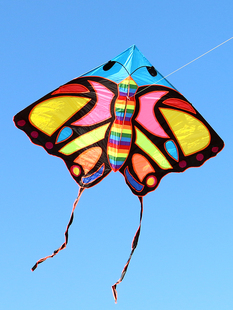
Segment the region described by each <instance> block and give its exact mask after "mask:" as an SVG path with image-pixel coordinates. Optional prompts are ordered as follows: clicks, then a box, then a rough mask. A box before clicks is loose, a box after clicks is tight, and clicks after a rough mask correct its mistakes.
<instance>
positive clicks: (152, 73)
mask: <svg viewBox="0 0 233 310" xmlns="http://www.w3.org/2000/svg"><path fill="white" fill-rule="evenodd" d="M146 68H147V70H148V72H149V73H150V75H151V76H156V75H157V71H156V70H155V68H154V67H153V66H152V67H146Z"/></svg>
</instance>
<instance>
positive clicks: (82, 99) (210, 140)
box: [14, 45, 224, 301]
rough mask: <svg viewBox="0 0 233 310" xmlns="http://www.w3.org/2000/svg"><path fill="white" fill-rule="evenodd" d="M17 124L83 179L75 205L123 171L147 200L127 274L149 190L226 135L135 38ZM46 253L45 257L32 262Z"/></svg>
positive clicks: (212, 152)
mask: <svg viewBox="0 0 233 310" xmlns="http://www.w3.org/2000/svg"><path fill="white" fill-rule="evenodd" d="M14 122H15V125H16V126H17V127H18V128H19V129H21V130H23V131H24V132H25V133H26V134H27V135H28V137H29V138H30V140H31V141H32V142H33V143H35V144H37V145H40V146H42V147H43V148H44V149H45V150H46V151H47V152H48V153H49V154H51V155H55V156H58V157H60V158H61V159H63V160H64V162H65V164H66V166H67V168H68V170H69V172H70V174H71V176H72V177H73V179H74V180H75V181H76V182H77V183H78V185H79V186H80V190H79V194H78V198H77V200H76V201H75V203H74V206H73V210H72V213H71V218H70V221H69V224H68V226H67V230H66V232H65V242H64V243H63V245H62V246H61V247H60V248H59V249H57V250H56V251H54V253H53V254H52V255H50V256H48V257H53V256H54V255H56V254H57V253H58V252H59V251H60V250H62V249H63V248H65V247H66V244H67V242H68V228H69V226H70V225H71V223H72V220H73V212H74V209H75V207H76V205H77V203H78V200H79V198H80V196H81V194H82V192H83V190H84V189H85V188H89V187H92V186H94V185H96V184H97V183H99V182H100V181H101V180H102V179H103V178H105V177H106V176H107V175H108V174H109V173H110V172H111V171H114V172H117V171H119V172H120V173H121V174H122V175H123V176H124V178H125V182H126V184H127V185H128V186H129V188H130V189H131V191H132V192H133V194H135V195H136V196H138V198H139V200H140V204H141V215H140V225H139V228H138V230H137V232H136V234H135V236H134V239H133V242H132V250H131V254H130V257H129V259H128V261H127V263H126V265H125V267H124V269H123V271H122V274H121V277H120V279H119V280H118V281H117V282H116V283H115V284H114V285H113V286H112V290H113V294H114V298H115V301H116V300H117V291H116V286H117V285H118V284H119V283H120V282H121V281H122V280H123V278H124V276H125V273H126V271H127V268H128V265H129V262H130V259H131V256H132V254H133V252H134V250H135V248H136V246H137V243H138V238H139V234H140V228H141V219H142V213H143V196H145V195H146V194H147V193H149V192H151V191H153V190H155V189H156V188H157V187H158V185H159V183H160V181H161V179H162V178H163V177H164V176H165V175H167V174H168V173H170V172H183V171H185V170H186V169H187V168H190V167H199V166H201V165H202V164H203V163H204V162H205V161H206V160H207V159H209V158H211V157H213V156H216V155H217V153H219V152H220V151H221V150H222V148H223V147H224V143H223V141H222V139H221V138H220V137H219V136H218V135H217V133H216V132H215V131H214V130H213V129H212V128H211V127H210V125H209V124H208V123H207V122H206V120H205V119H204V118H203V117H202V116H201V115H200V114H199V113H198V111H197V110H196V109H195V108H194V107H193V105H192V104H191V103H190V102H189V101H188V100H187V99H186V98H184V96H183V95H182V94H180V93H179V92H178V91H177V90H176V89H175V87H174V86H172V85H171V84H170V83H169V82H168V81H167V80H166V79H165V78H163V76H162V75H161V74H160V73H159V72H158V71H157V70H156V69H155V68H154V67H153V66H152V65H151V63H150V62H149V61H148V60H147V59H146V58H145V57H144V56H143V55H142V54H141V52H140V51H139V50H138V48H137V47H136V46H135V45H133V46H131V47H130V48H128V49H127V50H126V51H124V52H123V53H121V54H120V55H119V56H117V57H115V58H113V59H112V60H110V61H109V62H107V63H106V64H104V65H101V66H99V67H97V68H95V69H94V70H91V71H89V72H88V73H86V74H84V75H82V76H80V77H78V78H75V79H73V80H71V81H70V82H68V83H67V84H65V85H62V86H60V87H59V88H57V89H56V90H53V91H52V92H50V93H49V94H47V95H46V96H44V97H43V98H41V99H39V100H37V101H36V102H34V103H33V104H31V105H30V106H28V107H27V108H25V109H24V110H22V111H21V112H19V113H18V114H17V115H16V116H15V117H14ZM48 257H45V258H42V259H40V260H39V261H38V262H37V263H36V264H35V265H34V267H33V268H32V270H35V269H36V267H37V266H38V264H40V263H41V262H43V261H44V260H45V259H47V258H48Z"/></svg>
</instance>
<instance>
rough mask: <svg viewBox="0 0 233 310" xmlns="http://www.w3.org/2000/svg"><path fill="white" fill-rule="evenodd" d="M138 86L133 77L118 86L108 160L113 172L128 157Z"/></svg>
mask: <svg viewBox="0 0 233 310" xmlns="http://www.w3.org/2000/svg"><path fill="white" fill-rule="evenodd" d="M137 88H138V86H137V84H136V83H135V82H134V80H133V79H132V78H131V77H128V78H126V79H125V80H123V81H122V82H121V83H119V85H118V90H119V94H118V98H117V100H116V103H115V111H114V112H115V121H114V122H113V124H112V127H111V131H110V135H109V140H108V159H109V163H110V165H111V168H112V170H113V171H117V170H119V169H120V168H121V166H122V165H123V164H124V162H125V160H126V158H127V157H128V154H129V151H130V146H131V139H132V124H131V119H132V116H133V113H134V110H135V99H134V94H135V92H136V90H137Z"/></svg>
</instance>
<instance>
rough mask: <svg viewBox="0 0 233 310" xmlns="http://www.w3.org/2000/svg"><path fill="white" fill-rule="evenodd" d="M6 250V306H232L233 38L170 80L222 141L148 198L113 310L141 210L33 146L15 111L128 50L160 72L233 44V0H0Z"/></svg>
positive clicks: (130, 198) (0, 268) (7, 309)
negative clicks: (84, 183) (82, 183)
mask: <svg viewBox="0 0 233 310" xmlns="http://www.w3.org/2000/svg"><path fill="white" fill-rule="evenodd" d="M0 8H1V13H2V14H1V20H0V36H1V46H0V52H1V62H0V70H1V76H0V82H1V109H2V112H1V123H2V127H1V128H2V134H1V145H2V151H1V181H0V182H1V209H0V210H1V211H0V212H1V214H0V234H1V240H2V241H1V256H0V274H1V281H0V292H1V307H2V309H4V310H15V309H17V310H29V309H30V310H31V309H33V310H41V309H44V310H51V309H57V310H63V309H69V310H73V309H82V310H86V309H107V310H110V309H116V308H117V309H122V310H125V309H127V310H129V309H134V310H141V309H148V310H150V309H151V310H152V309H159V310H187V309H188V310H196V309H198V310H207V309H211V310H219V309H221V310H228V309H231V310H232V308H233V295H232V290H233V280H232V279H233V225H232V218H233V208H232V190H233V188H232V164H231V162H232V153H233V147H232V111H233V109H232V97H233V96H232V95H233V92H232V89H233V87H232V86H233V84H232V72H233V62H232V55H233V40H231V41H229V42H228V43H226V44H224V45H223V46H221V47H219V48H218V49H216V50H214V51H213V52H211V53H209V54H208V55H206V56H204V57H202V58H201V59H199V60H197V61H196V62H194V63H192V64H190V65H189V66H187V67H185V68H184V69H182V70H180V71H179V72H177V73H175V74H173V75H171V76H170V77H169V81H170V82H171V84H173V85H174V86H175V87H176V88H177V89H178V90H179V91H180V92H181V93H182V94H183V95H184V96H185V97H186V98H187V99H188V100H189V101H190V102H192V103H193V105H194V106H195V107H196V109H197V110H198V111H199V112H200V113H201V114H202V115H203V116H204V117H205V118H206V120H207V121H208V122H209V124H210V125H211V126H212V127H213V128H214V129H215V131H216V132H217V133H218V134H219V135H220V137H221V138H222V139H223V140H224V141H225V145H226V146H225V148H224V149H223V151H222V152H221V153H219V154H218V156H217V157H215V158H212V159H211V160H209V161H207V162H206V163H205V164H204V165H203V166H202V167H200V168H197V169H196V168H192V169H189V170H187V171H186V172H184V173H181V174H170V175H167V176H166V177H165V178H164V179H163V180H162V181H161V183H160V185H159V187H158V188H157V189H156V191H154V192H152V193H149V194H148V195H147V196H146V197H145V199H144V207H145V210H144V215H143V222H142V230H141V236H140V240H139V244H138V247H137V249H136V251H135V253H134V256H133V258H132V260H131V263H130V266H129V269H128V272H127V275H126V277H125V279H124V281H123V282H122V283H121V284H120V285H119V286H118V297H119V298H118V304H117V305H115V304H114V300H113V297H112V292H111V285H112V284H114V283H115V281H116V280H117V279H118V278H119V276H120V273H121V270H122V268H123V266H124V264H125V262H126V260H127V258H128V255H129V252H130V246H131V241H132V238H133V236H134V234H135V231H136V229H137V227H138V223H139V212H140V206H139V202H138V199H137V197H135V196H134V195H133V194H132V193H131V191H130V190H129V188H128V187H127V186H126V184H125V182H124V179H123V177H122V176H121V175H120V174H119V173H111V174H110V175H109V176H108V177H107V178H105V179H104V180H103V181H102V182H101V183H100V184H98V185H97V186H95V187H93V188H91V189H88V190H86V191H85V192H84V193H83V195H82V197H81V200H80V202H79V204H78V207H77V209H76V212H75V218H74V223H73V225H72V226H71V229H70V235H69V244H68V246H67V248H66V249H65V250H64V251H62V252H60V253H59V255H57V256H56V257H55V258H53V259H50V260H48V261H46V262H44V263H43V264H41V265H40V266H39V268H38V269H37V270H36V271H35V272H33V273H32V272H31V270H30V268H31V267H32V266H33V264H34V263H35V262H36V261H37V260H38V259H39V258H41V257H43V256H46V255H48V254H51V253H52V251H53V250H54V249H56V248H57V247H59V246H60V245H61V244H62V242H63V240H64V231H65V228H66V225H67V223H68V220H69V216H70V212H71V209H72V204H73V201H74V199H75V198H76V195H77V193H78V186H77V184H76V183H75V182H74V180H73V179H72V178H71V177H70V175H69V172H68V171H67V169H66V167H65V165H64V163H63V162H62V161H61V160H60V159H58V158H55V157H53V156H49V155H48V154H47V153H46V152H45V151H44V150H43V149H42V148H41V147H38V146H35V145H33V144H32V143H30V141H29V139H28V138H27V136H26V135H25V134H24V133H23V132H21V131H20V130H18V129H17V128H16V127H15V126H14V124H13V122H12V118H13V116H14V115H15V114H16V113H17V112H19V111H20V110H22V109H23V108H25V107H26V106H28V105H29V104H31V103H32V102H34V101H36V100H37V99H39V98H40V97H42V96H44V95H45V94H47V93H48V92H50V91H51V90H53V89H55V88H57V87H58V86H59V85H62V84H64V83H66V82H68V81H69V80H71V79H72V78H75V77H77V76H79V75H81V74H83V73H85V72H87V71H88V70H91V69H92V68H94V67H96V66H98V65H100V64H102V63H105V62H107V61H108V60H110V59H111V58H113V57H115V56H117V55H118V54H120V53H121V52H122V51H124V50H125V49H127V48H128V47H129V46H130V45H132V44H136V45H137V47H138V48H139V49H140V50H141V52H142V53H143V54H144V55H145V56H146V58H147V59H148V60H149V61H150V62H151V63H152V64H153V65H154V66H155V68H156V69H157V70H159V71H160V72H161V73H162V74H163V75H167V74H169V73H170V72H172V71H174V70H176V69H177V68H179V67H181V66H183V65H184V64H186V63H188V62H189V61H191V60H193V59H194V58H196V57H198V56H199V55H201V54H203V53H205V52H206V51H208V50H210V49H211V48H213V47H214V46H216V45H218V44H220V43H221V42H223V41H225V40H227V39H228V38H230V37H232V33H233V31H232V30H233V24H232V20H233V13H232V12H233V4H232V1H230V0H222V1H217V0H211V1H210V0H206V1H201V0H196V1H187V0H186V1H184V0H183V1H181V0H178V1H168V0H164V1H157V0H145V1H122V0H119V1H106V0H104V1H103V0H102V1H101V0H100V1H94V0H93V1H77V0H76V1H69V0H68V1H60V0H57V1H53V0H52V1H50V0H47V1H44V0H41V1H20V0H19V1H8V2H7V1H4V2H3V1H1V2H0Z"/></svg>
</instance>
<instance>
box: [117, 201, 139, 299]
mask: <svg viewBox="0 0 233 310" xmlns="http://www.w3.org/2000/svg"><path fill="white" fill-rule="evenodd" d="M138 198H139V200H140V203H141V213H140V223H139V226H138V230H137V232H136V234H135V236H134V238H133V242H132V246H131V253H130V256H129V259H128V261H127V263H126V264H125V267H124V269H123V270H122V273H121V277H120V279H119V280H118V281H117V282H116V283H115V284H114V285H113V286H112V292H113V297H114V299H115V303H117V290H116V287H117V285H118V284H119V283H120V282H121V281H122V280H123V279H124V277H125V274H126V271H127V269H128V266H129V262H130V260H131V257H132V255H133V252H134V250H135V249H136V247H137V244H138V239H139V235H140V230H141V222H142V214H143V197H138Z"/></svg>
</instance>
